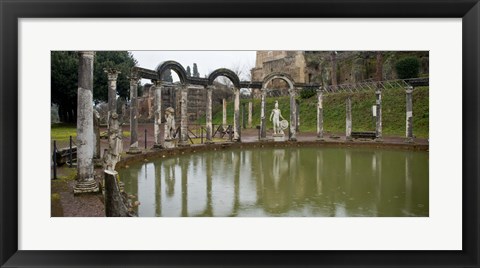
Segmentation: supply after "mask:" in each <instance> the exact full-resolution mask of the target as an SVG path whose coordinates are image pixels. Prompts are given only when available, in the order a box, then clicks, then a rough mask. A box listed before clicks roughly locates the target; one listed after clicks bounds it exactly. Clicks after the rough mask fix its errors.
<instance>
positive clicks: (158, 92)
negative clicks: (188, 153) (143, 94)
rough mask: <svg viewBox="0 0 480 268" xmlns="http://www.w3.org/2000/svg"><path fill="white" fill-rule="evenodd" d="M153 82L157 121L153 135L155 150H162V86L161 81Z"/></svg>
mask: <svg viewBox="0 0 480 268" xmlns="http://www.w3.org/2000/svg"><path fill="white" fill-rule="evenodd" d="M152 82H153V86H152V87H153V90H154V94H155V95H154V96H155V98H154V101H155V104H154V110H155V112H154V115H155V121H154V124H153V135H154V142H155V144H154V145H153V148H162V144H161V137H160V129H161V125H162V84H161V82H160V81H157V80H155V81H152Z"/></svg>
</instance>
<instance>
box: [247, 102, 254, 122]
mask: <svg viewBox="0 0 480 268" xmlns="http://www.w3.org/2000/svg"><path fill="white" fill-rule="evenodd" d="M252 113H253V104H252V102H251V101H250V102H249V103H248V128H252Z"/></svg>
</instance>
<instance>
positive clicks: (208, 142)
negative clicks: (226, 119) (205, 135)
mask: <svg viewBox="0 0 480 268" xmlns="http://www.w3.org/2000/svg"><path fill="white" fill-rule="evenodd" d="M214 143H215V142H213V141H205V144H207V145H208V144H214Z"/></svg>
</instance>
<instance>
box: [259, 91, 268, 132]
mask: <svg viewBox="0 0 480 268" xmlns="http://www.w3.org/2000/svg"><path fill="white" fill-rule="evenodd" d="M266 96H267V90H266V89H265V88H262V92H261V93H260V97H261V105H260V107H261V108H260V140H266V139H267V124H266V123H267V122H266V118H265V98H266Z"/></svg>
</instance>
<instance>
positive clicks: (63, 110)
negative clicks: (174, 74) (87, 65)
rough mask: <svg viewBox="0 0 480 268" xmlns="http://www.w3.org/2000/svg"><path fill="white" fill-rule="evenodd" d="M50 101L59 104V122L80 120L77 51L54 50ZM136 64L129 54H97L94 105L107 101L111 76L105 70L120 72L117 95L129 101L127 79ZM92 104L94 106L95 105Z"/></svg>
mask: <svg viewBox="0 0 480 268" xmlns="http://www.w3.org/2000/svg"><path fill="white" fill-rule="evenodd" d="M50 57H51V67H50V68H51V69H50V71H51V72H50V75H51V81H52V82H51V93H52V95H51V101H52V103H55V104H57V105H58V112H59V117H60V121H62V122H69V123H74V122H76V119H77V91H78V55H77V52H75V51H52V52H51V54H50ZM136 63H137V61H136V60H135V59H134V58H133V56H132V55H131V54H130V53H129V52H127V51H98V52H96V53H95V60H94V65H93V67H94V70H93V100H94V102H95V103H99V102H101V101H106V100H107V98H108V77H107V74H106V73H105V72H104V68H115V69H117V70H118V71H120V72H121V73H120V75H119V76H118V79H117V94H118V95H119V96H120V97H121V98H123V99H128V98H129V91H130V81H129V79H128V78H127V76H129V75H130V70H131V68H132V67H133V66H135V64H136ZM92 105H93V104H92Z"/></svg>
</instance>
